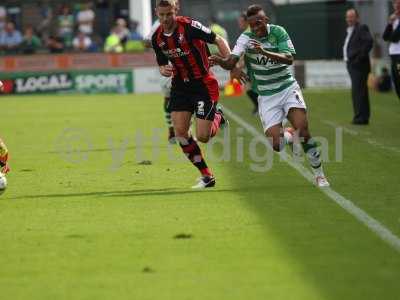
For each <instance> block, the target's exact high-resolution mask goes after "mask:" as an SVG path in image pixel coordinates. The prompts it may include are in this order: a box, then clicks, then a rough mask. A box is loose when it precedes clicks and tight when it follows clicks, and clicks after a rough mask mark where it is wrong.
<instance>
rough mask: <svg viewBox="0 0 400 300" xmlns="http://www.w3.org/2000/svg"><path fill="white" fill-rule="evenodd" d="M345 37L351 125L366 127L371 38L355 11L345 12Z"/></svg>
mask: <svg viewBox="0 0 400 300" xmlns="http://www.w3.org/2000/svg"><path fill="white" fill-rule="evenodd" d="M346 23H347V25H348V27H347V36H346V39H345V42H344V46H343V58H344V60H345V62H346V64H347V70H348V72H349V74H350V78H351V96H352V100H353V109H354V117H353V121H352V123H353V124H356V125H367V124H368V122H369V117H370V108H369V96H368V86H367V81H368V74H369V72H370V71H371V63H370V60H369V52H370V51H371V49H372V44H373V40H372V36H371V33H370V32H369V29H368V26H367V25H363V24H360V23H359V15H358V12H357V11H356V10H355V9H349V10H347V12H346Z"/></svg>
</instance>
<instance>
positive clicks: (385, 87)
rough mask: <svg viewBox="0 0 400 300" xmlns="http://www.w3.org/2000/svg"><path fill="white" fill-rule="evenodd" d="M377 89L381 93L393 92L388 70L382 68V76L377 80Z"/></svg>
mask: <svg viewBox="0 0 400 300" xmlns="http://www.w3.org/2000/svg"><path fill="white" fill-rule="evenodd" d="M377 88H378V91H379V92H390V91H391V90H392V79H391V78H390V75H389V71H388V69H387V68H382V74H381V76H379V77H378V80H377Z"/></svg>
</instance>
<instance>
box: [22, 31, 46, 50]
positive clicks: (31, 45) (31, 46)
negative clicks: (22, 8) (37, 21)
mask: <svg viewBox="0 0 400 300" xmlns="http://www.w3.org/2000/svg"><path fill="white" fill-rule="evenodd" d="M41 45H42V42H41V41H40V39H39V38H38V37H37V36H36V35H35V33H34V31H33V27H32V26H28V27H27V28H26V29H25V34H24V39H23V41H22V44H21V51H22V53H24V54H34V53H36V51H37V50H38V49H39V48H40V47H41Z"/></svg>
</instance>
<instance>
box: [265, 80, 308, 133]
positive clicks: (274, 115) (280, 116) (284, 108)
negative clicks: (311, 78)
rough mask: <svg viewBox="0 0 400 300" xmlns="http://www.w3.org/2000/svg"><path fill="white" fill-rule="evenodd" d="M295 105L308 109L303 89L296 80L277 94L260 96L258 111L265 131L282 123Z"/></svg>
mask: <svg viewBox="0 0 400 300" xmlns="http://www.w3.org/2000/svg"><path fill="white" fill-rule="evenodd" d="M293 107H296V108H304V109H307V107H306V103H305V102H304V98H303V94H302V92H301V89H300V87H299V85H298V84H297V83H296V82H295V83H293V84H292V85H291V86H289V87H288V88H286V89H285V90H283V91H282V92H279V93H277V94H274V95H271V96H261V95H260V96H258V113H259V114H260V119H261V123H262V126H263V129H264V132H265V131H267V129H268V128H271V127H272V126H274V125H277V124H280V123H282V121H283V120H284V119H285V118H286V116H287V114H288V112H289V110H290V109H291V108H293Z"/></svg>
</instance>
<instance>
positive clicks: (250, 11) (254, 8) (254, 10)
mask: <svg viewBox="0 0 400 300" xmlns="http://www.w3.org/2000/svg"><path fill="white" fill-rule="evenodd" d="M262 10H263V8H262V7H261V6H260V5H258V4H253V5H250V6H249V7H248V8H247V11H246V16H247V18H250V17H252V16H254V15H256V14H258V13H259V12H260V11H262Z"/></svg>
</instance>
